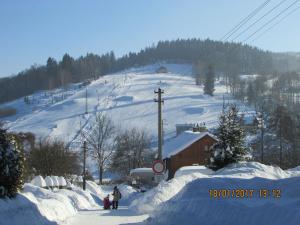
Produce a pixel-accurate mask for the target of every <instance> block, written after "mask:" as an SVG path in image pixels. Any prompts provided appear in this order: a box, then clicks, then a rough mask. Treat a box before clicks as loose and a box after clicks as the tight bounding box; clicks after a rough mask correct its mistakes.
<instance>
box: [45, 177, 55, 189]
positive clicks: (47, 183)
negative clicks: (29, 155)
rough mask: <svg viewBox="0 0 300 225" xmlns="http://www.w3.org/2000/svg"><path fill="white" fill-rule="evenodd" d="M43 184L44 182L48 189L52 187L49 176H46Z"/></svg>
mask: <svg viewBox="0 0 300 225" xmlns="http://www.w3.org/2000/svg"><path fill="white" fill-rule="evenodd" d="M45 182H46V186H47V187H48V188H52V187H54V183H53V180H52V178H51V177H50V176H47V177H46V178H45Z"/></svg>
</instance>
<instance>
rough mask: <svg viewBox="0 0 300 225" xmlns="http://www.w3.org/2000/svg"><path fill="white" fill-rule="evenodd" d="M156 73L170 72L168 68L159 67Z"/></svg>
mask: <svg viewBox="0 0 300 225" xmlns="http://www.w3.org/2000/svg"><path fill="white" fill-rule="evenodd" d="M155 72H156V73H167V72H168V70H167V68H166V67H164V66H161V67H159V68H158V69H157V70H156V71H155Z"/></svg>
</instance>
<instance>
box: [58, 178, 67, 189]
mask: <svg viewBox="0 0 300 225" xmlns="http://www.w3.org/2000/svg"><path fill="white" fill-rule="evenodd" d="M58 183H59V186H61V187H65V186H67V181H66V179H65V178H64V177H58Z"/></svg>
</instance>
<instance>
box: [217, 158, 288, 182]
mask: <svg viewBox="0 0 300 225" xmlns="http://www.w3.org/2000/svg"><path fill="white" fill-rule="evenodd" d="M224 176H226V177H231V178H245V179H250V178H253V177H262V178H268V179H283V178H288V177H290V176H291V175H290V173H289V172H287V171H284V170H282V169H281V168H280V167H278V166H268V165H265V164H262V163H259V162H241V163H236V164H232V165H229V166H227V167H226V168H223V169H220V170H218V171H217V172H216V173H215V177H224Z"/></svg>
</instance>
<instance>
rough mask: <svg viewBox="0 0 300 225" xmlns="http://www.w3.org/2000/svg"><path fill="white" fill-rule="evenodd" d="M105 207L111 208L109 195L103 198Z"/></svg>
mask: <svg viewBox="0 0 300 225" xmlns="http://www.w3.org/2000/svg"><path fill="white" fill-rule="evenodd" d="M103 209H110V201H109V195H107V196H106V197H105V198H104V199H103Z"/></svg>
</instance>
